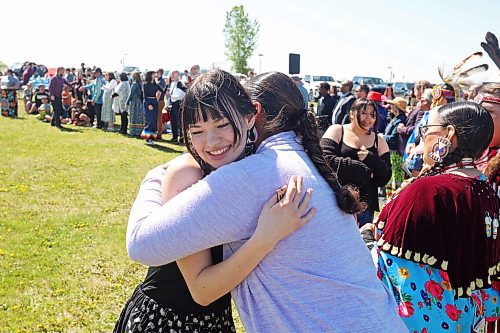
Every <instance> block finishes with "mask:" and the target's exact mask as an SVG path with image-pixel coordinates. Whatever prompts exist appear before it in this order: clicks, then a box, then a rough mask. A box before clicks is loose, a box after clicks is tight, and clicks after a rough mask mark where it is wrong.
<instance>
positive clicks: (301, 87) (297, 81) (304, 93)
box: [292, 76, 309, 109]
mask: <svg viewBox="0 0 500 333" xmlns="http://www.w3.org/2000/svg"><path fill="white" fill-rule="evenodd" d="M292 80H293V83H295V85H296V86H297V88H299V90H300V93H301V94H302V98H303V99H304V108H306V109H307V104H308V103H309V94H308V93H307V90H306V88H304V84H303V83H302V78H300V77H298V76H292Z"/></svg>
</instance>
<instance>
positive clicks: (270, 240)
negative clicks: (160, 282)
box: [177, 177, 314, 306]
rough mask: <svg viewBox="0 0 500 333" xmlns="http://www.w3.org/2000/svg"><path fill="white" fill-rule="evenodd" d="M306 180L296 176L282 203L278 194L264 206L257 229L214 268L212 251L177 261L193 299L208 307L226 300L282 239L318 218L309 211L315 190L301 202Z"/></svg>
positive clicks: (308, 192) (291, 181)
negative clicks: (223, 298) (227, 295)
mask: <svg viewBox="0 0 500 333" xmlns="http://www.w3.org/2000/svg"><path fill="white" fill-rule="evenodd" d="M301 192H302V178H300V177H299V179H298V180H297V184H295V178H294V177H292V179H291V180H290V183H289V185H288V189H287V192H286V194H285V196H284V197H283V198H282V199H281V200H280V201H278V200H277V199H276V195H273V196H272V197H271V199H270V200H268V202H267V203H266V204H265V205H264V208H263V210H262V213H261V214H260V216H259V221H258V225H257V229H256V231H255V233H254V234H253V236H252V237H250V239H249V240H248V241H246V242H245V244H243V245H242V246H241V247H240V248H239V249H238V250H237V251H236V252H235V253H234V254H233V255H232V256H230V257H229V258H227V259H226V260H224V261H222V262H220V263H218V264H216V265H212V264H213V263H212V256H211V251H210V250H203V251H201V252H198V253H195V254H193V255H191V256H188V257H186V258H183V259H180V260H178V261H177V265H178V266H179V269H180V271H181V273H182V275H183V277H184V279H185V280H186V283H187V286H188V288H189V291H190V293H191V295H192V296H193V299H194V300H195V301H196V302H198V303H199V304H201V305H203V306H206V305H208V304H210V303H212V302H213V301H215V300H217V299H218V298H220V297H222V296H223V295H225V294H226V293H228V292H229V291H231V290H232V289H234V288H235V287H236V286H237V285H238V284H240V283H241V281H243V279H245V278H246V277H247V276H248V275H249V274H250V273H251V272H252V271H253V270H254V269H255V267H256V266H257V265H258V264H259V263H260V262H261V261H262V260H263V259H264V258H265V257H266V255H267V254H268V253H269V252H270V251H271V250H272V249H273V248H274V246H275V245H276V244H277V242H278V241H279V240H281V239H282V238H284V237H286V236H288V235H289V234H290V233H292V232H294V231H295V230H297V229H298V228H300V227H301V226H303V225H304V224H305V223H307V222H309V221H310V219H311V218H312V216H313V215H314V210H310V211H309V212H308V213H307V214H306V215H305V216H304V217H302V216H303V215H304V214H305V213H306V210H307V209H308V205H309V201H310V198H311V193H312V192H311V191H310V190H308V191H307V193H306V196H305V198H304V200H303V201H302V202H301V198H302V196H301Z"/></svg>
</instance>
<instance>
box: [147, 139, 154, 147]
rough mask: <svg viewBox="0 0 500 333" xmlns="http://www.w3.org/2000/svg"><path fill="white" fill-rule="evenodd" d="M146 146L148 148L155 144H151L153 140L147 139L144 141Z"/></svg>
mask: <svg viewBox="0 0 500 333" xmlns="http://www.w3.org/2000/svg"><path fill="white" fill-rule="evenodd" d="M146 144H147V145H148V146H154V144H155V143H154V142H153V140H151V139H147V140H146Z"/></svg>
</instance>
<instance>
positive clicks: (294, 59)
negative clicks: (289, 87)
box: [288, 53, 300, 74]
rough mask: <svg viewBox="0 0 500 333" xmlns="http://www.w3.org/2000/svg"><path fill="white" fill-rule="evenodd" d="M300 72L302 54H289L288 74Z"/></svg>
mask: <svg viewBox="0 0 500 333" xmlns="http://www.w3.org/2000/svg"><path fill="white" fill-rule="evenodd" d="M299 73H300V54H295V53H290V54H289V55H288V74H299Z"/></svg>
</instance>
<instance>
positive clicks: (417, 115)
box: [398, 89, 432, 145]
mask: <svg viewBox="0 0 500 333" xmlns="http://www.w3.org/2000/svg"><path fill="white" fill-rule="evenodd" d="M416 96H417V95H416ZM418 98H419V100H418V103H417V106H416V107H415V108H414V109H413V110H412V111H411V112H410V113H409V114H408V117H407V118H406V123H405V124H399V126H398V133H399V134H400V135H401V138H403V140H404V142H405V145H406V143H407V142H408V139H409V138H410V136H411V134H412V133H413V131H414V130H415V127H416V125H417V124H418V123H419V122H420V119H422V117H423V116H424V113H425V112H427V111H429V110H430V109H431V103H432V89H427V91H425V90H422V92H421V93H419V94H418Z"/></svg>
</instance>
